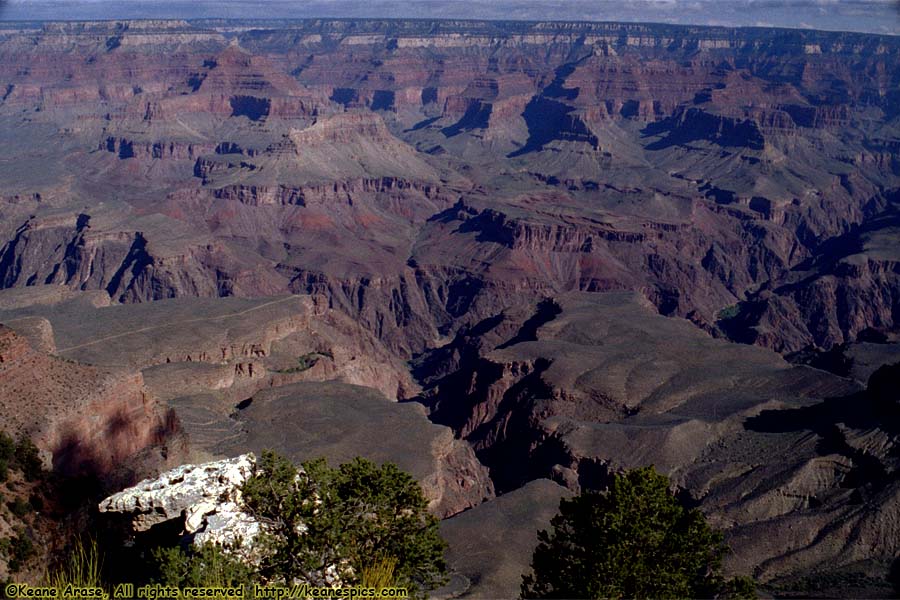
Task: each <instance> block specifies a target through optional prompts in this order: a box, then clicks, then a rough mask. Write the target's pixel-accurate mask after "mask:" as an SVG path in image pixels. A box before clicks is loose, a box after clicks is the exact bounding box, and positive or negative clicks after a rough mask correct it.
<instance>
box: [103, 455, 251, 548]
mask: <svg viewBox="0 0 900 600" xmlns="http://www.w3.org/2000/svg"><path fill="white" fill-rule="evenodd" d="M255 473H256V456H255V455H254V454H252V453H249V454H243V455H241V456H237V457H235V458H227V459H224V460H218V461H214V462H208V463H204V464H200V465H182V466H180V467H177V468H175V469H172V470H171V471H167V472H165V473H163V474H161V475H160V476H159V477H157V478H156V479H145V480H144V481H142V482H140V483H139V484H137V485H135V486H134V487H130V488H128V489H125V490H122V491H121V492H119V493H117V494H114V495H112V496H110V497H109V498H107V499H106V500H104V501H103V502H101V503H100V512H105V513H121V514H123V515H130V516H131V523H132V526H133V527H134V529H135V531H147V530H148V529H150V528H151V527H153V526H154V525H158V524H160V523H164V522H166V521H172V520H174V519H184V532H185V534H186V535H188V536H191V538H192V540H193V543H194V545H196V546H202V545H204V544H206V543H207V542H209V543H213V544H217V545H221V546H226V547H232V548H234V549H235V550H249V549H250V548H251V547H252V544H253V541H254V540H255V539H256V537H257V536H258V535H259V534H260V533H261V532H262V530H263V525H262V524H261V523H260V522H259V521H258V520H256V519H255V518H254V517H253V516H252V515H250V514H248V513H247V512H245V511H244V503H243V499H242V497H241V487H242V486H243V485H244V483H245V482H246V481H247V480H248V479H249V478H250V477H252V476H253V475H254V474H255Z"/></svg>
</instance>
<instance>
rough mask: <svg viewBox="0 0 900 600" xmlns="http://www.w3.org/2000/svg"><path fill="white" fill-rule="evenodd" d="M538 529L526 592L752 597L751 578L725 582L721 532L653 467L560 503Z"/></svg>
mask: <svg viewBox="0 0 900 600" xmlns="http://www.w3.org/2000/svg"><path fill="white" fill-rule="evenodd" d="M551 527H552V532H550V533H548V532H547V531H541V532H539V534H538V539H539V544H538V546H537V548H536V549H535V551H534V556H533V560H532V573H531V574H528V575H525V576H524V577H523V578H522V596H523V597H525V598H711V597H714V596H722V595H728V594H732V595H735V596H737V597H755V595H754V592H753V586H752V582H751V581H750V580H749V579H746V578H744V579H740V580H732V581H731V582H726V581H725V579H724V577H723V576H722V574H721V567H722V558H723V556H724V555H725V553H726V552H727V551H728V549H727V547H726V546H725V544H724V542H723V538H722V534H721V533H719V532H717V531H714V530H713V529H711V528H710V527H709V525H708V524H707V522H706V519H705V518H704V517H703V515H702V514H701V513H700V512H699V511H697V510H685V509H684V508H683V507H682V506H681V504H680V503H679V502H678V500H677V499H676V498H675V496H674V495H672V493H671V492H670V491H669V480H668V479H667V478H666V477H664V476H662V475H660V474H658V473H657V472H656V471H655V470H654V469H653V468H652V467H647V468H643V469H635V470H632V471H627V472H625V473H623V474H620V475H616V476H615V477H614V479H613V482H612V485H611V486H610V487H609V490H608V491H606V492H604V493H585V494H582V495H580V496H577V497H575V498H571V499H563V500H562V501H561V502H560V507H559V514H558V515H557V516H556V517H554V518H553V520H552V521H551Z"/></svg>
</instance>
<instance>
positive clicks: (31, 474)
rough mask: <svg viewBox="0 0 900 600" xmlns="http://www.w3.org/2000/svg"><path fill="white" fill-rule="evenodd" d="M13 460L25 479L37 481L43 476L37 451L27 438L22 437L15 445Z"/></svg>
mask: <svg viewBox="0 0 900 600" xmlns="http://www.w3.org/2000/svg"><path fill="white" fill-rule="evenodd" d="M15 458H16V464H17V466H18V467H19V468H20V469H21V470H22V473H23V474H24V475H25V479H27V480H28V481H37V480H38V479H40V478H41V477H42V476H43V474H44V465H43V463H42V462H41V457H40V455H39V454H38V449H37V447H36V446H35V445H34V442H32V441H31V439H29V438H28V437H25V436H22V438H20V439H19V442H18V443H17V444H16V450H15Z"/></svg>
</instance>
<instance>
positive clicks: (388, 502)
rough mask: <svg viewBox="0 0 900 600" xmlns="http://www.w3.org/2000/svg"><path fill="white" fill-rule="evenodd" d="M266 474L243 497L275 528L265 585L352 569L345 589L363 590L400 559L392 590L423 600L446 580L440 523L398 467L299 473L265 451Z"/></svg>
mask: <svg viewBox="0 0 900 600" xmlns="http://www.w3.org/2000/svg"><path fill="white" fill-rule="evenodd" d="M260 468H261V474H260V475H258V476H256V477H253V478H251V479H250V480H248V481H247V483H246V484H245V485H244V490H243V491H244V498H245V500H246V502H247V505H248V507H249V508H250V510H251V511H252V512H253V513H254V514H255V515H256V516H257V517H258V518H260V519H262V520H265V521H267V522H269V523H273V524H274V528H275V531H274V533H273V535H272V536H270V537H269V538H268V540H266V542H265V544H266V546H267V552H266V554H267V558H266V559H265V560H264V561H263V564H262V565H261V569H260V573H261V575H262V577H263V579H264V580H266V581H288V582H290V581H293V580H294V579H295V578H299V579H301V580H302V579H305V578H306V577H307V576H308V575H309V574H310V573H314V572H322V571H323V570H324V569H325V568H326V567H329V566H331V565H343V566H349V567H351V568H352V573H350V572H345V574H344V575H342V577H343V578H344V582H343V583H344V584H347V585H352V584H358V583H359V579H360V575H361V574H362V573H365V572H366V571H367V569H369V570H371V569H372V568H373V566H375V565H377V564H378V563H379V562H380V561H383V560H385V559H386V557H395V559H396V562H395V565H394V568H393V573H392V579H393V582H394V584H395V585H397V586H400V587H406V588H407V589H408V590H409V592H410V595H414V596H424V595H425V593H426V592H427V591H428V590H431V589H434V588H435V587H438V586H439V585H441V584H442V583H443V582H444V581H445V580H446V564H445V563H444V550H445V548H446V544H445V542H444V541H443V540H442V539H441V537H440V535H439V533H438V521H437V519H436V518H435V517H434V516H432V515H431V514H429V513H428V510H427V509H428V503H427V501H426V500H425V496H424V495H423V493H422V490H421V488H420V487H419V484H418V483H417V482H416V481H415V479H413V478H412V476H410V475H409V474H407V473H404V472H403V471H401V470H400V469H399V468H397V466H396V465H393V464H385V465H383V466H377V465H375V464H374V463H372V462H370V461H367V460H363V459H361V458H357V459H355V460H353V461H352V462H349V463H346V464H343V465H341V466H340V467H338V468H337V469H332V468H330V467H329V466H328V465H327V464H326V462H325V461H324V460H323V459H319V460H315V461H311V462H306V463H304V464H303V472H301V473H299V474H298V471H297V469H296V467H294V465H293V464H292V463H291V462H290V461H289V460H287V459H286V458H284V457H281V456H278V455H276V454H274V453H273V452H265V453H263V456H262V458H261V460H260ZM354 574H355V575H354Z"/></svg>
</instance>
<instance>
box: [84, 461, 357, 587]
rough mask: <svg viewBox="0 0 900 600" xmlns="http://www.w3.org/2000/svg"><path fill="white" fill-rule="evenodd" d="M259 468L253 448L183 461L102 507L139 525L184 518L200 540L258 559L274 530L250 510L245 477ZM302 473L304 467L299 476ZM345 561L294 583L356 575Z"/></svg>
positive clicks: (337, 582)
mask: <svg viewBox="0 0 900 600" xmlns="http://www.w3.org/2000/svg"><path fill="white" fill-rule="evenodd" d="M256 473H257V464H256V456H255V455H253V454H243V455H241V456H238V457H235V458H228V459H225V460H217V461H213V462H208V463H204V464H200V465H182V466H180V467H177V468H175V469H172V470H171V471H166V472H165V473H163V474H161V475H160V476H159V477H157V478H156V479H146V480H144V481H142V482H140V483H139V484H137V485H135V486H134V487H130V488H128V489H125V490H122V491H121V492H119V493H117V494H114V495H112V496H110V497H109V498H107V499H105V500H104V501H103V502H101V503H100V512H104V513H119V514H123V515H126V516H130V517H131V522H132V527H133V528H134V530H135V531H146V530H148V529H150V528H151V527H153V526H154V525H157V524H159V523H164V522H167V521H172V520H180V521H181V522H183V524H184V533H185V534H187V535H191V536H192V538H193V544H194V545H196V546H202V545H204V544H206V543H207V542H209V543H212V544H216V545H219V546H222V547H225V548H227V549H228V551H230V552H232V553H234V554H236V555H237V556H239V557H241V558H242V559H243V560H244V561H246V562H248V563H250V564H258V563H259V561H260V559H261V557H260V556H259V554H258V552H259V549H258V548H255V547H254V541H255V540H256V538H257V537H258V536H259V534H260V533H263V532H269V533H272V530H271V529H269V528H268V527H267V526H266V525H264V524H263V523H261V522H260V521H258V520H257V519H256V518H255V517H254V516H253V515H251V514H250V513H248V512H247V511H246V510H245V505H244V503H243V498H242V495H241V488H242V487H243V485H244V482H246V481H247V480H248V479H249V478H250V477H252V476H253V475H255V474H256ZM300 473H302V470H300V471H299V472H298V477H299V476H300ZM298 531H300V532H301V533H302V532H304V531H305V526H304V525H302V524H300V525H298ZM339 565H340V566H338V565H329V566H328V567H326V568H325V569H323V570H321V571H314V572H311V573H308V574H307V575H306V577H305V579H303V580H295V581H293V582H292V583H304V582H305V583H309V584H310V585H313V586H317V587H321V586H328V587H341V586H342V585H343V583H342V582H343V581H345V580H346V578H347V577H353V569H352V568H351V567H350V565H349V563H348V562H347V561H346V560H342V561H340V563H339Z"/></svg>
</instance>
